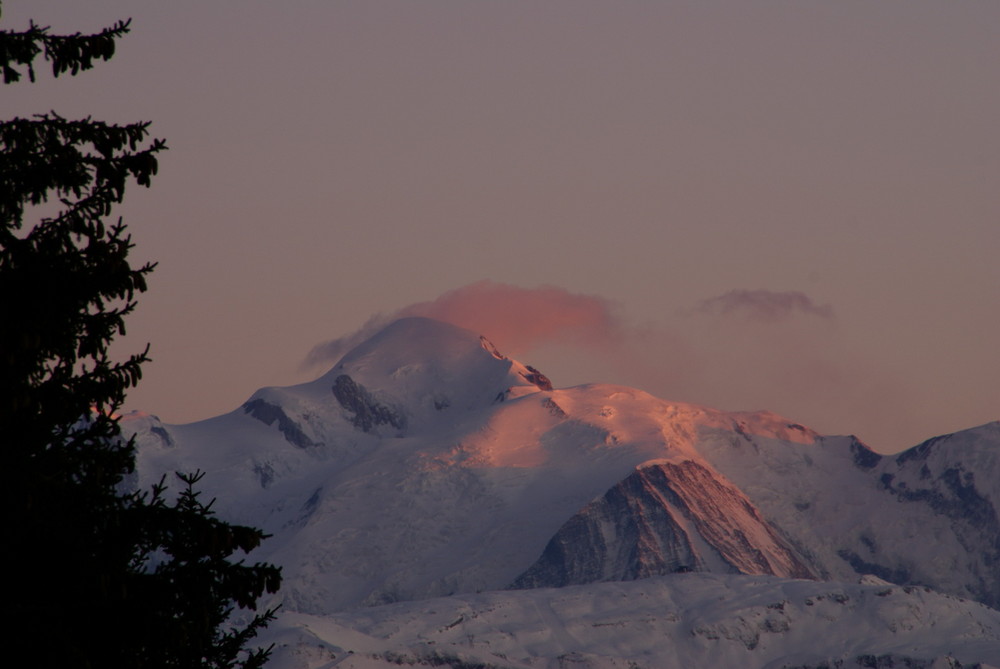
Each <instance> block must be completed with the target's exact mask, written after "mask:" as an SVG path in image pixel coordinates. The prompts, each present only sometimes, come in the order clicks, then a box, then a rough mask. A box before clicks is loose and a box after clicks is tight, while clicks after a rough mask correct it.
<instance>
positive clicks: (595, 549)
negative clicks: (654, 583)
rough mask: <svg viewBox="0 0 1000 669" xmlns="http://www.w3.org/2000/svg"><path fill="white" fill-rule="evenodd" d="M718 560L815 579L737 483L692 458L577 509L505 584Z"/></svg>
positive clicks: (564, 581)
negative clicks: (526, 566)
mask: <svg viewBox="0 0 1000 669" xmlns="http://www.w3.org/2000/svg"><path fill="white" fill-rule="evenodd" d="M692 535H695V536H692ZM703 551H712V552H713V553H714V555H704V554H703ZM720 562H721V563H722V564H724V565H725V566H726V569H727V570H728V571H731V572H736V573H744V574H774V575H779V576H791V577H799V578H812V577H813V574H812V573H811V572H810V570H809V568H808V567H806V566H805V564H804V563H803V562H802V561H801V560H800V559H799V558H798V557H797V556H796V555H795V553H794V552H793V551H792V549H791V548H790V547H789V546H788V545H787V544H786V543H785V542H784V540H782V539H781V538H780V537H779V536H778V535H777V533H776V532H775V531H774V530H773V529H772V528H771V527H770V526H769V525H767V523H765V522H764V520H763V519H762V518H761V517H760V515H759V514H758V513H757V511H756V509H755V508H754V507H753V505H752V504H751V503H750V501H749V500H748V499H747V498H746V496H744V495H743V493H741V492H740V491H739V490H738V489H736V488H735V486H732V485H731V484H729V483H728V482H726V481H725V480H723V479H721V478H720V477H719V476H717V475H716V474H714V473H713V472H711V471H710V470H708V469H706V468H705V467H704V466H702V465H700V464H698V463H696V462H693V461H686V462H683V463H680V464H673V463H668V464H660V465H653V466H649V467H644V468H642V469H639V470H636V471H635V472H634V473H632V474H631V475H629V476H628V477H627V478H625V479H624V480H622V481H621V482H620V483H618V484H617V485H616V486H614V487H613V488H611V489H610V490H609V491H608V492H607V493H605V494H604V495H603V496H602V497H601V498H599V499H597V500H594V501H593V502H591V503H590V504H588V505H587V506H585V507H584V508H583V509H581V510H580V512H579V513H577V514H576V515H575V516H573V517H572V518H570V519H569V521H567V522H566V524H565V525H563V526H562V528H560V529H559V531H558V532H557V533H556V535H555V536H554V537H553V538H552V539H551V540H550V541H549V543H548V545H547V546H546V547H545V550H544V551H543V553H542V555H541V557H540V558H539V559H538V561H537V562H535V564H534V565H532V566H531V567H530V568H529V569H528V570H527V571H525V572H524V573H523V574H521V575H520V576H518V577H517V579H515V580H514V582H513V583H512V584H511V586H510V587H511V588H514V589H519V588H538V587H562V586H566V585H577V584H583V583H592V582H596V581H615V580H621V581H627V580H634V579H638V578H645V577H648V576H657V575H661V574H668V573H672V572H681V571H704V570H708V569H709V568H710V565H711V564H715V565H718V564H719V563H720Z"/></svg>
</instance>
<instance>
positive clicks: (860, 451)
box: [851, 438, 882, 469]
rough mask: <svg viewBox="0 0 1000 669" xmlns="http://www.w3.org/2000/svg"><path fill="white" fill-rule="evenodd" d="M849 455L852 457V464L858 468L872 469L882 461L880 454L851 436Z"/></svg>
mask: <svg viewBox="0 0 1000 669" xmlns="http://www.w3.org/2000/svg"><path fill="white" fill-rule="evenodd" d="M851 455H852V456H853V458H854V464H855V465H856V466H857V467H858V468H859V469H872V468H873V467H875V466H876V465H878V463H880V462H882V456H881V455H879V454H878V453H876V452H875V451H873V450H872V449H870V448H868V447H867V446H865V445H864V444H862V443H861V442H860V441H858V440H857V439H853V438H852V439H851Z"/></svg>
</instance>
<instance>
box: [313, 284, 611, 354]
mask: <svg viewBox="0 0 1000 669" xmlns="http://www.w3.org/2000/svg"><path fill="white" fill-rule="evenodd" d="M613 312H614V309H613V306H612V303H611V302H610V301H608V300H606V299H604V298H601V297H597V296H594V295H581V294H578V293H571V292H569V291H567V290H565V289H563V288H556V287H554V286H541V287H538V288H521V287H519V286H513V285H511V284H506V283H497V282H494V281H489V280H483V281H478V282H476V283H472V284H469V285H467V286H463V287H461V288H456V289H455V290H451V291H448V292H446V293H444V294H443V295H441V296H439V297H437V298H435V299H433V300H430V301H427V302H418V303H416V304H411V305H410V306H407V307H403V308H402V309H400V310H398V311H396V312H395V313H392V314H389V315H384V314H383V315H379V316H375V317H373V318H371V319H369V321H368V322H367V323H365V325H364V326H363V327H362V328H361V329H360V330H358V331H357V332H355V333H354V334H351V335H348V336H346V337H341V338H338V339H334V340H332V341H328V342H325V343H322V344H319V345H318V346H316V347H314V348H313V350H312V351H310V352H309V355H308V356H307V357H306V360H305V365H306V366H312V365H314V364H319V363H322V362H329V361H331V360H337V359H339V358H340V356H342V355H343V354H344V353H346V352H347V351H348V350H350V349H351V348H352V347H353V346H355V345H357V344H359V343H361V342H362V341H364V340H365V339H366V338H368V337H369V336H371V335H372V334H374V333H375V332H376V331H378V330H379V329H381V328H382V327H384V326H385V325H387V324H388V323H390V322H392V321H394V320H396V319H397V318H405V317H408V316H424V317H427V318H434V319H437V320H440V321H444V322H446V323H451V324H453V325H457V326H459V327H463V328H466V329H468V330H472V331H474V332H477V333H480V334H484V335H486V336H487V337H488V338H489V339H490V340H491V341H493V342H494V343H495V344H496V345H497V347H498V348H499V349H500V350H501V351H502V352H504V353H508V354H511V355H514V356H516V355H519V354H522V353H524V352H525V351H528V350H529V349H532V348H534V347H537V346H541V345H544V344H547V343H556V342H559V343H569V344H575V345H582V346H589V347H606V346H609V345H613V344H615V343H617V342H619V341H620V340H621V339H622V337H623V336H624V335H623V330H622V326H621V324H620V322H619V320H618V318H617V317H616V316H615V315H614V313H613Z"/></svg>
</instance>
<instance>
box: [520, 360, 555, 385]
mask: <svg viewBox="0 0 1000 669" xmlns="http://www.w3.org/2000/svg"><path fill="white" fill-rule="evenodd" d="M525 367H527V369H528V373H527V374H525V373H524V372H521V376H523V377H524V378H525V379H527V380H528V381H529V382H530V383H534V384H535V385H536V386H538V389H539V390H552V382H551V381H549V377H547V376H545V375H544V374H542V373H541V372H539V371H538V370H537V369H535V368H534V367H532V366H531V365H525Z"/></svg>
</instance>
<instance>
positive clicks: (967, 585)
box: [699, 423, 1000, 606]
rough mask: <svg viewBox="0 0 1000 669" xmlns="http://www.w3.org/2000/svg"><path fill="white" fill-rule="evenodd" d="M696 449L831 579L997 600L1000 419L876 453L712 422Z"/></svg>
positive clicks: (856, 445) (841, 440)
mask: <svg viewBox="0 0 1000 669" xmlns="http://www.w3.org/2000/svg"><path fill="white" fill-rule="evenodd" d="M699 450H700V451H701V452H702V453H703V454H704V455H705V457H706V458H707V459H708V460H709V461H711V462H712V463H713V465H714V466H715V467H716V468H718V469H719V470H720V471H722V472H723V473H725V474H726V475H727V476H728V477H729V478H730V479H731V480H733V481H734V482H735V483H736V484H737V485H739V486H740V488H741V490H743V492H745V493H746V494H747V496H748V497H749V498H750V499H751V500H752V501H753V502H754V504H755V505H756V506H757V507H758V508H759V509H760V510H761V511H762V512H763V513H764V515H765V517H767V518H768V519H769V520H770V521H771V522H772V523H773V524H774V525H776V526H777V527H778V528H780V530H781V531H782V533H783V534H784V535H785V536H786V537H788V538H789V539H790V540H791V541H792V542H793V543H794V544H795V545H796V546H798V547H799V548H800V549H802V550H804V552H806V553H807V554H808V558H809V559H810V560H811V562H812V563H813V564H814V565H815V566H816V568H817V569H818V570H819V573H820V574H822V575H823V576H825V577H829V578H842V579H846V578H851V577H852V575H853V574H855V573H871V574H876V575H878V576H880V577H882V578H885V579H887V580H891V581H894V582H898V583H911V584H925V585H930V586H931V587H934V588H936V589H939V590H941V591H943V592H949V593H953V594H956V595H960V596H964V597H971V598H973V599H977V600H979V601H983V602H986V603H988V604H990V605H992V606H997V605H1000V571H998V570H997V568H996V565H998V564H1000V515H998V513H997V508H998V505H1000V423H989V424H987V425H983V426H980V427H977V428H973V429H970V430H964V431H962V432H958V433H955V434H952V435H945V436H943V437H937V438H935V439H931V440H928V441H927V442H924V443H923V444H920V445H918V446H915V447H913V448H911V449H909V450H907V451H904V452H902V453H900V454H898V455H896V456H892V457H889V456H879V455H877V454H875V453H873V452H872V451H870V450H869V449H868V448H867V447H866V446H865V445H864V444H862V443H861V442H859V441H858V440H856V439H854V438H851V437H823V438H820V439H818V440H817V441H816V442H815V443H814V444H811V445H808V444H807V445H798V444H796V445H792V444H788V443H784V442H781V441H777V440H772V439H768V438H766V437H762V436H760V435H752V436H751V437H750V438H748V439H735V438H733V436H732V434H731V433H725V432H721V431H718V430H713V429H711V428H709V429H706V430H705V431H704V432H703V438H702V439H701V440H700V442H699Z"/></svg>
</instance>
